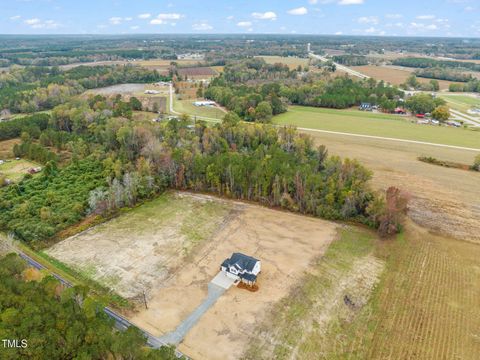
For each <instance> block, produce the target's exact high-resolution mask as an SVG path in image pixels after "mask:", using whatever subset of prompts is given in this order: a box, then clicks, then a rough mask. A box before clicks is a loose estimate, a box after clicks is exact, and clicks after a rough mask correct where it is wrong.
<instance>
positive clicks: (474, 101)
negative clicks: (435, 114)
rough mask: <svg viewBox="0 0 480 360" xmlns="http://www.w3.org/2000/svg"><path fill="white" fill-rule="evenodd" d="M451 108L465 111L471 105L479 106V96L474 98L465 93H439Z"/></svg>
mask: <svg viewBox="0 0 480 360" xmlns="http://www.w3.org/2000/svg"><path fill="white" fill-rule="evenodd" d="M440 97H441V98H443V99H445V100H446V101H447V103H448V105H450V106H451V107H452V108H453V109H456V110H459V111H463V112H467V110H469V109H471V108H472V107H480V98H474V97H471V96H467V95H446V94H440Z"/></svg>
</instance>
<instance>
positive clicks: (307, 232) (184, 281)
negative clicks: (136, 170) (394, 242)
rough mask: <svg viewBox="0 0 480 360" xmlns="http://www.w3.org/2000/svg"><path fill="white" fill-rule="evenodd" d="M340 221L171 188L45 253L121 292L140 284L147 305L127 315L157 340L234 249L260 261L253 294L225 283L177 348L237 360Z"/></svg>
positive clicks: (132, 292)
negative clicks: (213, 301)
mask: <svg viewBox="0 0 480 360" xmlns="http://www.w3.org/2000/svg"><path fill="white" fill-rule="evenodd" d="M337 227H338V225H337V224H335V223H332V222H327V221H323V220H320V219H314V218H310V217H304V216H300V215H295V214H291V213H287V212H283V211H277V210H271V209H267V208H264V207H260V206H256V205H250V204H245V203H240V202H233V201H228V200H221V199H217V198H213V197H210V196H205V195H196V194H190V193H168V194H166V195H163V196H161V197H160V198H159V199H157V200H154V201H152V202H149V203H147V204H144V205H142V206H140V207H138V208H136V209H134V210H132V211H128V212H127V213H125V214H124V215H122V216H120V217H118V218H116V219H114V220H112V221H110V222H108V223H105V224H102V225H99V226H97V227H95V228H93V229H90V230H88V231H86V232H84V233H81V234H79V235H77V236H74V237H72V238H69V239H66V240H64V241H62V242H60V243H58V244H56V245H55V246H53V247H52V248H50V249H49V250H48V251H47V253H48V255H50V256H53V257H55V258H57V259H59V260H60V261H62V262H64V263H66V264H68V265H70V266H71V267H73V268H74V269H76V270H77V271H80V272H82V273H83V274H85V275H88V276H90V277H92V278H94V279H96V280H97V281H99V282H100V283H102V284H104V285H106V286H109V287H111V288H113V289H114V290H115V291H117V292H118V293H120V294H121V295H123V296H125V297H129V298H132V299H138V298H139V297H141V294H142V293H143V291H144V290H145V291H146V295H147V301H148V310H143V308H142V310H141V311H140V312H138V313H136V314H135V315H133V316H132V321H133V322H134V323H135V324H137V325H139V326H140V327H141V328H143V329H146V330H148V331H150V332H151V333H153V334H154V335H157V336H159V335H163V334H165V333H168V332H170V331H172V330H174V329H175V328H176V327H177V326H178V325H179V324H180V323H181V321H182V320H183V319H185V318H186V317H187V316H188V315H189V314H190V312H191V311H192V310H194V309H195V308H196V307H197V306H198V305H199V304H200V303H201V302H202V301H203V299H204V298H205V296H206V295H207V285H208V283H209V282H210V281H211V280H212V278H213V277H214V276H215V275H216V274H217V273H218V271H219V266H220V264H221V263H222V261H223V260H224V259H225V258H227V257H229V256H230V255H231V254H232V253H233V252H237V251H241V252H244V253H246V254H249V255H252V256H255V257H257V258H259V259H261V261H262V273H261V275H260V278H259V283H258V285H259V287H260V290H259V291H258V292H255V293H253V292H249V291H247V290H241V289H239V288H236V287H234V288H231V289H229V290H228V291H227V293H226V294H225V295H223V296H222V297H221V298H220V299H219V300H218V302H217V303H216V304H215V305H214V306H213V307H212V308H211V309H210V310H209V311H208V312H207V313H206V314H205V315H204V316H203V317H202V318H201V319H200V322H199V323H198V324H197V325H196V326H195V327H194V328H193V329H192V330H191V331H190V332H189V333H188V334H187V336H186V338H185V339H184V341H183V343H182V344H181V345H180V350H181V351H183V352H185V353H186V354H188V355H190V356H192V357H193V358H195V359H238V358H239V357H240V356H241V355H242V353H243V352H244V351H245V349H246V347H247V345H248V343H249V341H250V336H251V333H252V332H253V331H254V329H255V328H256V326H258V324H259V323H260V322H261V321H262V319H263V317H264V316H265V315H266V313H267V311H268V309H270V307H271V306H272V304H274V303H276V302H278V301H280V300H281V299H282V298H283V297H285V296H286V295H287V294H288V293H289V292H290V291H291V289H292V288H293V287H294V286H296V285H298V282H299V281H301V280H302V279H303V278H304V276H305V273H306V271H309V269H310V267H311V264H312V262H313V261H314V260H315V259H318V258H319V257H321V255H322V254H323V253H324V252H325V251H326V249H327V247H328V245H329V244H330V242H331V241H332V240H333V239H334V238H335V235H336V229H337ZM139 308H141V307H140V306H139Z"/></svg>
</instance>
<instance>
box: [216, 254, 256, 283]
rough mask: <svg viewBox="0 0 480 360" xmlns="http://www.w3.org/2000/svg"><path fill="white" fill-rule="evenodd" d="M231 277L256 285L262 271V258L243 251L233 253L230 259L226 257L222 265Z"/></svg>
mask: <svg viewBox="0 0 480 360" xmlns="http://www.w3.org/2000/svg"><path fill="white" fill-rule="evenodd" d="M220 270H221V271H223V272H224V273H225V274H226V275H227V276H228V277H229V278H231V279H234V280H237V281H241V282H244V283H246V284H247V285H250V286H252V285H254V284H255V283H256V281H257V276H258V274H259V273H260V271H261V263H260V260H257V259H255V258H253V257H251V256H247V255H244V254H241V253H233V254H232V256H231V257H230V258H229V259H226V260H225V261H224V262H223V263H222V265H221V266H220Z"/></svg>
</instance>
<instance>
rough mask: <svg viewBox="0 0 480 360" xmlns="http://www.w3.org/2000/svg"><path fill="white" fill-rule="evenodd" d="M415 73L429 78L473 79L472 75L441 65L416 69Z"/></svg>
mask: <svg viewBox="0 0 480 360" xmlns="http://www.w3.org/2000/svg"><path fill="white" fill-rule="evenodd" d="M415 75H416V76H419V77H423V78H428V79H438V80H447V81H457V82H468V81H470V80H472V79H473V77H472V75H470V74H464V73H462V72H459V71H454V70H450V69H445V68H441V67H435V68H424V69H420V70H416V71H415Z"/></svg>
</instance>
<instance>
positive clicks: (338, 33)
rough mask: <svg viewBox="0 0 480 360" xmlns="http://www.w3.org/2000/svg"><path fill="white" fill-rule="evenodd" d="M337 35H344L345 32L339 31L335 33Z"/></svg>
mask: <svg viewBox="0 0 480 360" xmlns="http://www.w3.org/2000/svg"><path fill="white" fill-rule="evenodd" d="M335 35H343V32H341V31H337V32H336V33H335Z"/></svg>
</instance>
